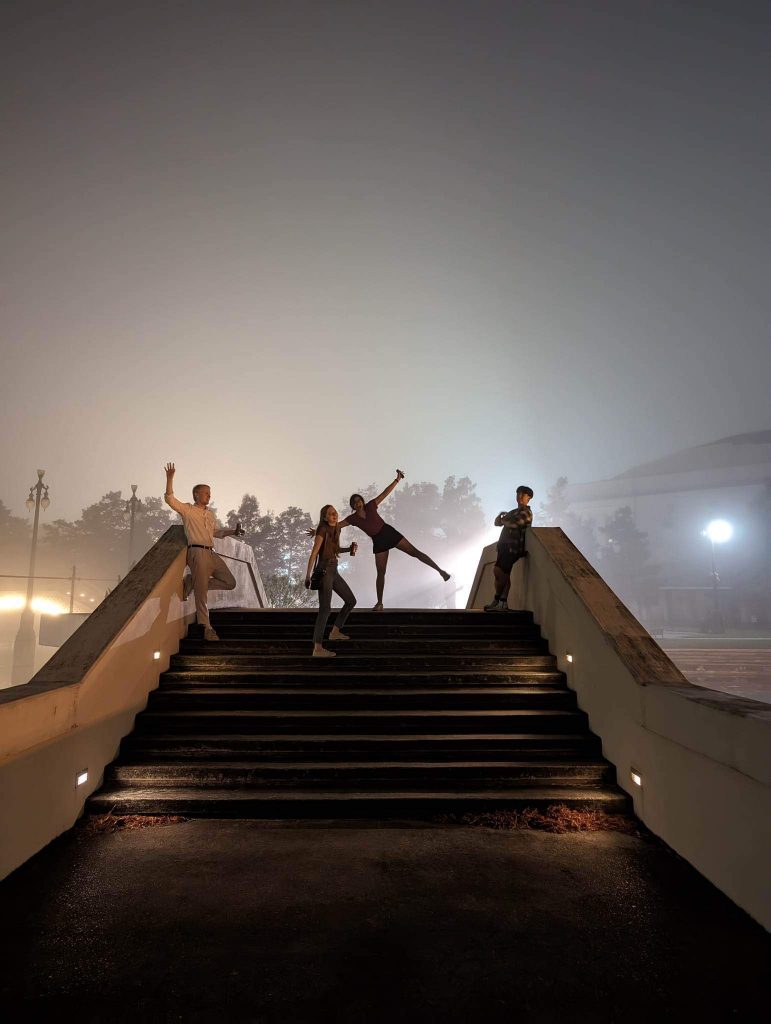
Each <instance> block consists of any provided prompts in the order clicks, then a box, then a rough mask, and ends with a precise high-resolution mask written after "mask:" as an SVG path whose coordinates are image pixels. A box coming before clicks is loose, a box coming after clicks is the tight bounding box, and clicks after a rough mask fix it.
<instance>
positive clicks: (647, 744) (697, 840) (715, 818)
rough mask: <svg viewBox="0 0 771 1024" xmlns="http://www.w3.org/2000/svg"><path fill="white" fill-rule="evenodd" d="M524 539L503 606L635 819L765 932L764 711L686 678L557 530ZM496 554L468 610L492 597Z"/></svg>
mask: <svg viewBox="0 0 771 1024" xmlns="http://www.w3.org/2000/svg"><path fill="white" fill-rule="evenodd" d="M528 533H529V535H528V541H527V548H528V557H527V558H526V559H523V560H522V561H521V562H519V563H518V564H517V565H516V566H515V568H514V573H513V576H512V592H511V595H510V598H509V604H510V606H511V607H513V608H525V609H529V610H530V611H532V612H533V615H534V617H535V620H536V622H537V623H538V624H539V625H540V627H541V629H542V631H543V634H544V636H545V637H546V638H547V639H548V641H549V645H550V648H551V651H552V653H553V654H555V655H556V657H557V661H558V664H559V667H560V669H561V670H562V671H563V672H565V673H566V675H567V679H568V684H569V685H570V687H571V688H572V689H573V690H575V691H576V694H577V697H578V704H579V706H580V707H581V708H582V709H583V710H584V711H586V712H587V714H588V716H589V723H590V727H591V729H592V731H593V732H595V733H596V734H597V735H598V736H600V738H601V740H602V746H603V752H604V754H605V756H606V757H607V758H608V760H609V761H611V762H612V764H614V765H615V767H616V771H617V774H618V782H619V784H620V785H621V786H622V787H623V788H624V789H625V790H626V791H627V792H628V793H629V794H630V795H631V797H632V798H633V800H634V807H635V812H636V813H637V815H638V816H639V817H640V818H641V819H642V821H644V822H645V824H646V825H647V826H648V827H649V828H650V829H651V831H652V832H654V833H655V834H656V835H658V836H660V837H661V838H662V839H664V840H665V841H666V842H667V843H668V844H669V845H670V846H671V847H672V848H673V849H674V850H676V851H677V852H678V853H679V854H680V855H681V856H683V857H684V858H685V859H686V860H688V861H689V862H690V863H691V864H692V865H693V866H694V867H695V868H697V869H698V870H699V871H700V872H701V873H702V874H703V875H705V876H706V877H707V878H708V879H709V880H710V881H711V882H712V883H713V884H714V885H716V886H717V887H718V888H719V889H721V890H722V891H723V892H724V893H726V894H727V895H728V896H729V897H730V898H731V899H732V900H733V901H734V902H735V903H737V904H738V905H739V906H740V907H743V908H744V909H745V910H746V911H747V912H748V913H750V914H751V915H752V916H753V917H754V918H756V919H757V920H758V921H760V922H761V923H762V924H763V925H764V927H766V928H768V929H771V885H769V864H771V707H769V706H768V705H767V704H762V703H760V702H757V701H753V700H748V699H745V698H741V697H736V696H732V695H729V694H724V693H719V692H716V691H714V690H708V689H705V688H703V687H700V686H696V685H694V684H692V683H690V682H688V680H687V679H686V678H685V677H684V676H683V675H682V673H681V672H680V671H679V670H678V669H677V667H676V666H675V665H674V664H673V662H672V661H670V659H669V658H668V657H667V656H666V654H665V653H664V651H662V650H661V648H660V647H659V646H658V644H656V642H655V641H654V640H653V638H652V637H651V636H650V634H649V633H648V632H647V631H646V630H645V629H644V628H643V626H642V625H641V624H640V623H639V622H638V621H637V620H636V619H635V618H634V616H633V615H632V614H631V613H630V612H629V610H628V609H627V608H626V607H625V606H624V605H623V604H622V603H621V601H620V600H619V599H618V598H617V597H616V595H615V594H614V593H613V592H612V591H611V590H610V588H609V587H608V586H607V584H606V583H605V582H604V581H603V580H602V579H601V577H600V576H599V575H598V574H597V573H596V572H595V571H594V569H593V568H592V567H591V566H590V565H589V563H588V562H587V561H586V559H585V558H584V557H583V555H581V553H580V552H579V551H578V549H577V548H576V547H575V546H574V545H573V544H572V543H571V541H570V540H569V539H568V538H567V537H566V536H565V534H564V533H563V531H562V530H560V529H558V528H533V529H531V530H530V531H528ZM495 557H496V549H495V545H494V544H491V545H489V546H488V547H486V548H485V549H484V551H483V553H482V557H481V559H480V562H479V567H478V569H477V573H476V578H475V580H474V584H473V586H472V588H471V593H470V596H469V600H468V607H469V608H481V607H483V606H484V605H485V604H486V603H487V602H488V601H489V600H490V599H491V598H492V596H493V594H494V579H493V571H492V570H493V565H494V563H495ZM568 655H570V656H571V657H572V661H568ZM633 770H634V771H636V772H638V773H639V775H640V776H641V779H642V785H640V786H638V785H636V784H635V783H634V782H633V781H632V778H631V773H632V771H633Z"/></svg>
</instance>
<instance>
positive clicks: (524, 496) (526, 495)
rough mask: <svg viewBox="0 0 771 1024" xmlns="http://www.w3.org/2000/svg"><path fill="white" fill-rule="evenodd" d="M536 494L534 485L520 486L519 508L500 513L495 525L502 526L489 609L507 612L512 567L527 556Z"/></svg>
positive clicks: (487, 609) (487, 607) (518, 492)
mask: <svg viewBox="0 0 771 1024" xmlns="http://www.w3.org/2000/svg"><path fill="white" fill-rule="evenodd" d="M532 497H533V490H532V488H531V487H526V486H525V485H524V484H522V485H521V486H519V487H518V488H517V507H516V508H513V509H512V510H511V512H499V513H498V515H497V516H496V517H495V525H496V526H502V527H503V529H502V530H501V535H500V537H499V538H498V558H497V560H496V563H495V569H494V570H493V572H494V575H495V597H494V598H493V599H492V601H491V602H490V604H486V605H485V611H486V612H507V611H508V610H509V606H508V603H507V599H508V596H509V590H510V588H511V570H512V569H513V568H514V565H515V563H516V562H518V561H519V560H520V558H524V556H525V530H526V529H527V528H528V526H530V524H531V523H532V521H533V510H532V509H531V508H530V507H529V505H530V499H531V498H532Z"/></svg>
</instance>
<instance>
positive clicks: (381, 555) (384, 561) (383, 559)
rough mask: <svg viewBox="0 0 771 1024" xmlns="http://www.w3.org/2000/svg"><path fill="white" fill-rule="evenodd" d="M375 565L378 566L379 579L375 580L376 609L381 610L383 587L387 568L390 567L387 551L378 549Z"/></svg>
mask: <svg viewBox="0 0 771 1024" xmlns="http://www.w3.org/2000/svg"><path fill="white" fill-rule="evenodd" d="M375 567H376V568H377V580H376V581H375V589H376V590H377V604H376V605H375V609H376V610H377V611H380V610H381V609H382V607H383V588H384V587H385V576H386V569H387V568H388V552H387V551H378V553H377V554H376V555H375Z"/></svg>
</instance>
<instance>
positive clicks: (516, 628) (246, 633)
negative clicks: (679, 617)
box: [189, 619, 543, 643]
mask: <svg viewBox="0 0 771 1024" xmlns="http://www.w3.org/2000/svg"><path fill="white" fill-rule="evenodd" d="M328 625H329V628H330V629H331V628H332V626H333V625H334V620H333V619H330V621H329V624H328ZM313 626H314V622H313V621H310V622H308V623H307V624H306V625H302V624H298V623H278V624H276V625H275V626H271V625H263V626H260V625H239V624H237V623H236V624H233V625H231V624H230V623H227V622H226V623H217V626H216V631H217V633H218V635H219V636H220V638H222V639H224V638H225V637H228V638H229V639H232V640H263V639H265V638H266V637H268V638H274V639H275V638H278V637H286V638H287V639H292V638H300V637H303V636H308V635H309V634H311V633H312V632H313ZM349 629H350V632H351V635H352V636H356V637H358V638H359V639H367V640H371V641H374V640H377V639H378V638H379V637H382V636H388V634H389V633H390V634H393V635H392V637H391V639H394V640H410V639H411V638H413V639H414V638H416V637H425V638H427V639H433V641H434V642H436V643H443V642H444V643H446V642H448V641H451V640H452V638H453V637H454V636H456V635H459V634H460V635H463V636H465V637H467V640H468V643H475V642H477V640H478V639H479V638H481V639H484V638H485V635H488V636H490V637H491V638H492V639H493V640H501V641H504V642H507V643H520V642H521V643H528V642H529V643H537V642H538V641H540V640H542V639H543V638H542V636H541V631H540V629H539V628H538V626H534V625H532V624H530V625H519V624H517V625H510V624H508V622H505V623H502V624H498V623H497V622H490V621H489V620H487V619H485V621H484V622H481V623H479V624H478V625H470V626H463V625H447V626H442V627H441V628H429V627H427V626H424V625H419V624H417V623H407V624H405V625H385V626H384V625H379V624H377V623H373V624H372V625H369V624H365V623H360V622H356V621H355V620H353V619H348V622H347V623H346V625H345V628H344V632H348V631H349ZM199 632H200V631H199V629H196V630H195V631H194V632H193V633H192V634H191V635H190V637H189V639H190V641H191V642H192V641H193V639H194V638H195V639H198V640H201V639H202V638H201V636H200V635H199Z"/></svg>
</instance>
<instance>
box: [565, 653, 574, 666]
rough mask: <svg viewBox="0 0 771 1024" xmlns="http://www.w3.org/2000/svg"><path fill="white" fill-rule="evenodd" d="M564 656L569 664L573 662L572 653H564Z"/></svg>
mask: <svg viewBox="0 0 771 1024" xmlns="http://www.w3.org/2000/svg"><path fill="white" fill-rule="evenodd" d="M565 658H566V660H567V661H568V662H569V663H570V664H571V665H572V664H573V655H572V654H566V655H565Z"/></svg>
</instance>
